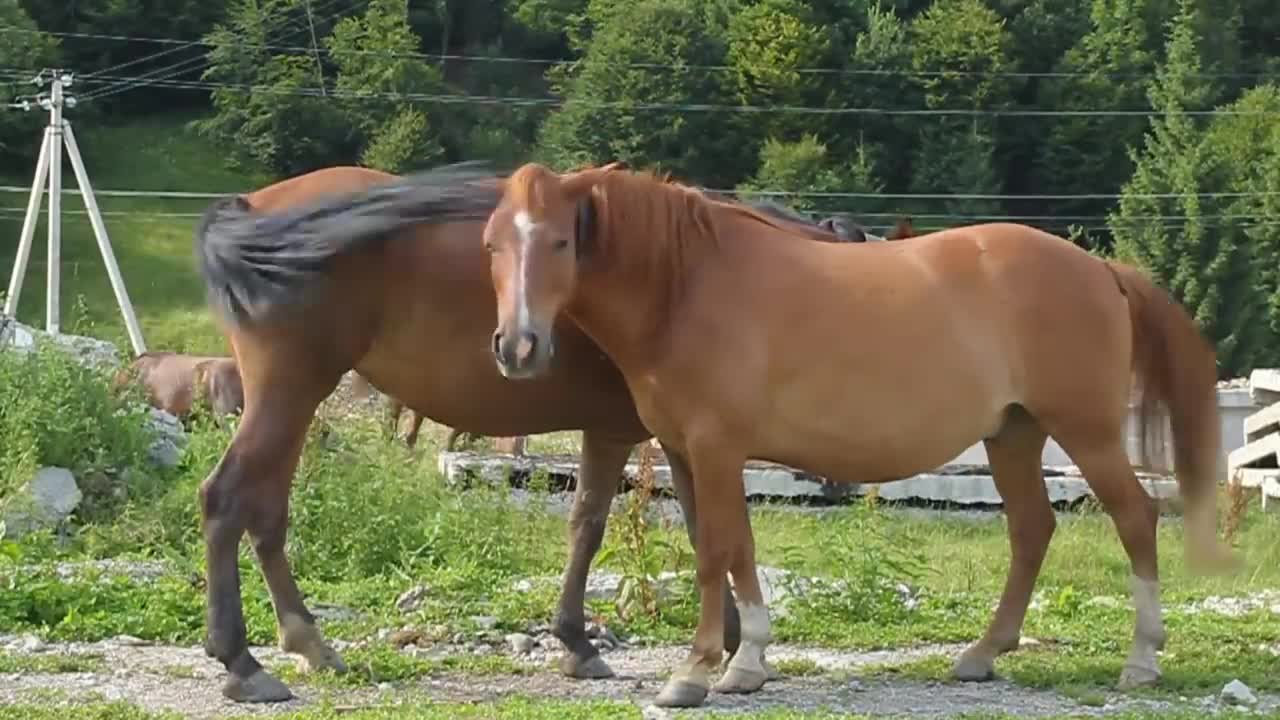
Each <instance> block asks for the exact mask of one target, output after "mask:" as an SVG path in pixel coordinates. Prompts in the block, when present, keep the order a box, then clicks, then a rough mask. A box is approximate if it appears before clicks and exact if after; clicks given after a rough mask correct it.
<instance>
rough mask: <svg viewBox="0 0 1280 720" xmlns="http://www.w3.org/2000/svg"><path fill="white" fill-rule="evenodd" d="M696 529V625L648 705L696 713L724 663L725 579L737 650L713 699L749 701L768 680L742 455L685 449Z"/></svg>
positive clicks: (711, 447)
mask: <svg viewBox="0 0 1280 720" xmlns="http://www.w3.org/2000/svg"><path fill="white" fill-rule="evenodd" d="M689 461H690V464H691V466H692V470H693V488H694V499H695V503H696V505H697V513H698V523H697V528H696V530H695V534H696V536H697V542H696V543H695V547H694V553H695V555H696V557H697V563H698V590H699V604H700V611H701V612H700V617H699V621H698V629H697V631H696V633H695V635H694V641H693V647H692V649H691V651H690V653H689V655H688V657H687V658H686V659H685V660H684V661H683V662H681V663H680V664H679V665H678V666H677V667H676V668H675V669H674V670H673V672H672V674H671V678H670V679H669V680H668V681H667V683H666V685H665V686H663V688H662V691H661V692H660V693H659V694H658V697H657V699H656V700H655V704H657V705H659V706H663V707H694V706H698V705H701V704H702V703H703V701H704V700H705V699H706V696H707V692H708V691H709V690H710V689H711V674H712V672H714V671H715V670H716V668H718V667H719V665H720V661H721V658H722V656H723V655H724V625H725V617H724V615H725V614H724V606H723V604H722V602H723V598H724V595H723V585H722V583H723V582H724V574H725V572H726V571H727V572H729V573H730V574H731V575H732V576H733V584H734V591H735V593H736V595H737V604H738V615H739V617H740V623H741V644H740V646H739V647H738V652H736V653H734V656H733V659H732V660H731V661H730V662H729V666H728V669H727V670H726V672H725V674H724V676H723V677H722V678H721V679H720V681H719V682H717V683H716V685H715V688H714V689H715V690H716V692H726V693H729V692H733V693H749V692H755V691H756V690H759V689H760V688H761V687H762V686H763V685H764V683H765V681H766V680H767V679H768V673H767V671H766V670H765V665H764V653H765V648H766V646H767V645H768V644H769V642H770V640H771V632H770V622H769V612H768V609H767V608H766V607H765V605H764V597H763V594H762V593H761V592H760V583H759V578H758V577H757V575H756V564H755V543H754V541H753V539H752V535H751V524H750V521H749V518H748V516H747V498H746V493H745V492H744V491H743V487H742V466H743V463H744V462H745V461H746V455H745V454H743V453H739V452H736V451H734V450H732V449H731V448H727V447H725V446H723V445H721V444H718V443H712V442H701V443H697V444H693V445H692V446H691V447H690V448H689Z"/></svg>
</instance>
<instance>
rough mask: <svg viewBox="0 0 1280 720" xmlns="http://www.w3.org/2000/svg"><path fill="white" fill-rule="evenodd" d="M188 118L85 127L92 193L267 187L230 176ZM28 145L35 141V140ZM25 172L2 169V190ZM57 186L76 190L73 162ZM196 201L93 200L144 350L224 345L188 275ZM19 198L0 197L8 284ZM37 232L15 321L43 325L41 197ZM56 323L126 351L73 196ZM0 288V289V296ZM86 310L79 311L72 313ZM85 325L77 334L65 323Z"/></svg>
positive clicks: (0, 257)
mask: <svg viewBox="0 0 1280 720" xmlns="http://www.w3.org/2000/svg"><path fill="white" fill-rule="evenodd" d="M189 119H191V118H188V117H185V116H179V117H176V118H175V117H167V116H162V117H158V118H153V119H148V120H140V121H137V122H134V123H131V124H129V125H125V126H119V127H84V128H79V127H77V129H76V133H77V135H76V137H77V140H78V141H79V144H80V148H81V151H82V152H83V153H84V156H85V165H86V168H87V171H88V173H89V179H90V182H92V183H93V187H94V189H95V190H151V191H187V192H210V193H221V192H237V191H243V190H246V189H253V188H257V187H260V186H261V185H264V184H267V183H268V182H270V179H269V178H268V177H267V176H266V175H265V174H264V173H261V172H243V173H240V172H234V171H231V170H228V169H227V168H226V167H225V165H224V163H223V153H221V152H220V151H219V149H218V148H217V147H216V146H213V145H211V144H210V143H208V142H207V141H204V140H203V139H202V138H200V137H198V136H196V135H195V134H194V133H193V132H191V131H188V130H187V129H186V126H185V121H187V120H189ZM33 142H35V140H33ZM32 172H34V167H31V168H7V169H6V170H5V171H4V172H2V173H0V184H6V185H17V186H21V187H24V188H29V187H30V185H31V173H32ZM62 182H63V186H64V187H66V188H68V189H75V188H76V184H75V176H74V174H73V173H72V172H71V168H70V165H69V164H67V165H66V169H65V170H64V172H63V181H62ZM208 202H209V201H208V200H200V199H160V198H138V197H104V196H101V195H99V196H98V205H99V207H100V209H101V210H102V212H103V215H104V221H105V224H106V226H107V233H108V234H109V235H110V238H111V244H112V247H113V248H114V250H115V254H116V259H117V260H118V261H119V263H120V270H121V274H122V275H123V276H124V280H125V284H126V285H127V287H128V289H129V295H130V298H131V300H132V301H133V305H134V308H135V311H136V312H137V314H138V319H139V322H140V323H141V325H142V332H143V336H144V337H145V339H146V342H147V346H148V347H149V348H153V349H158V350H174V351H179V352H222V351H223V349H224V348H225V343H224V341H223V340H222V337H221V335H220V334H218V333H217V331H216V329H215V328H214V327H213V324H212V322H211V321H210V319H209V315H208V313H206V312H205V311H204V292H203V290H202V289H201V287H200V285H199V281H198V278H197V276H196V274H195V266H194V264H193V263H194V258H193V255H192V251H191V247H192V246H191V233H192V228H193V227H194V226H195V221H196V218H195V217H194V215H197V214H199V213H200V212H202V211H203V210H204V208H205V206H206V205H207V204H208ZM26 203H27V195H26V193H25V192H24V193H21V194H19V193H5V194H4V195H3V196H2V197H0V272H2V273H3V277H4V279H5V283H4V287H7V286H8V278H9V274H10V272H11V270H12V265H13V258H14V254H15V253H16V250H17V243H18V235H19V232H20V230H21V227H22V217H23V213H24V212H25V208H26ZM44 207H45V210H44V212H43V214H42V217H41V222H40V225H39V227H38V228H37V229H36V242H35V245H34V247H33V248H32V253H31V259H30V262H29V264H28V266H27V275H26V280H25V282H24V284H23V290H22V297H21V303H20V304H19V308H18V316H19V319H20V320H22V321H24V322H27V323H29V324H32V325H35V326H37V327H43V326H44V312H45V310H44V308H45V302H44V299H45V273H46V271H47V268H48V263H47V255H46V252H47V251H46V247H47V243H46V237H47V232H48V230H47V227H46V221H47V207H48V195H47V194H46V195H45V206H44ZM63 211H64V212H63V220H62V305H61V310H62V322H63V328H64V330H66V331H69V332H71V331H78V332H83V333H85V334H91V335H95V336H99V337H103V338H106V339H111V340H115V341H117V342H119V343H120V344H121V346H123V347H127V346H128V343H127V335H125V332H124V321H123V320H122V319H121V317H120V311H119V309H118V308H117V306H116V303H115V299H114V296H113V295H112V293H111V284H110V282H109V280H108V279H107V272H106V269H105V268H104V267H103V264H102V256H101V255H100V254H99V251H98V246H97V243H96V241H95V240H94V236H93V230H92V228H91V227H90V225H89V219H88V215H87V214H85V212H84V203H83V201H82V200H81V199H80V196H79V195H66V196H64V197H63ZM2 291H3V288H0V292H2ZM80 304H83V305H84V308H83V312H80V313H77V312H76V311H77V307H78V305H80ZM73 316H77V317H80V318H82V324H81V327H79V328H73V327H72V326H71V324H70V322H71V320H72V318H73Z"/></svg>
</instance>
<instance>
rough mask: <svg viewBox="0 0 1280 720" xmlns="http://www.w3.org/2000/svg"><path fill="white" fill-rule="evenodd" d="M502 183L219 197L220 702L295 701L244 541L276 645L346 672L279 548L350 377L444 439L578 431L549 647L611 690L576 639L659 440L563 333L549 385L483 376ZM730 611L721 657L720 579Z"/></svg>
mask: <svg viewBox="0 0 1280 720" xmlns="http://www.w3.org/2000/svg"><path fill="white" fill-rule="evenodd" d="M494 180H495V178H493V177H492V176H490V175H487V174H484V173H480V172H479V171H478V170H474V169H468V168H467V167H465V166H448V167H444V168H438V169H436V170H432V171H428V172H424V173H420V174H417V175H415V176H412V177H409V178H401V177H398V176H395V175H390V174H387V173H382V172H378V171H375V170H370V169H364V168H359V167H346V166H338V167H330V168H324V169H320V170H316V171H313V172H310V173H307V174H304V175H300V176H297V177H294V178H291V179H288V180H284V181H281V182H278V183H275V184H273V185H269V186H267V187H264V188H261V189H259V190H257V191H254V192H251V193H248V194H245V195H232V196H228V197H225V198H222V199H220V200H216V201H214V202H212V203H211V204H210V206H209V207H208V209H207V210H206V211H205V213H204V215H203V217H202V218H201V219H200V221H198V223H197V227H196V228H195V254H196V259H197V265H198V267H199V271H200V274H201V277H202V279H203V282H204V284H205V286H206V288H207V290H208V295H209V302H210V306H211V308H212V309H213V310H214V314H215V317H216V319H217V322H218V324H219V326H220V327H221V330H222V332H223V333H224V334H225V335H226V336H227V338H228V340H229V342H230V344H231V346H232V348H233V351H234V355H235V358H236V361H237V363H238V364H239V367H240V372H241V375H242V378H243V384H244V395H245V403H244V415H243V419H242V422H241V423H240V426H239V427H238V429H237V431H236V433H235V436H234V437H233V438H232V440H231V443H230V445H229V446H228V447H227V449H226V451H225V453H224V454H223V456H222V458H221V460H220V461H219V462H218V464H217V466H216V467H215V468H214V469H213V470H212V472H211V473H210V474H209V476H208V477H207V478H206V479H205V481H204V483H203V484H202V486H201V488H200V509H201V518H202V528H203V532H204V540H205V556H206V562H207V568H208V580H207V602H208V607H207V619H206V630H207V641H206V651H207V652H208V653H209V655H210V656H212V657H214V658H216V659H217V660H218V661H220V662H221V663H222V664H223V666H224V667H225V668H226V669H227V671H228V673H229V675H228V678H227V680H226V683H225V684H224V687H223V694H224V695H225V696H227V697H228V698H231V699H233V700H237V701H246V702H270V701H279V700H285V699H288V698H289V697H291V695H292V694H291V692H290V691H289V689H288V687H287V686H285V685H284V684H283V683H282V682H280V681H279V680H278V679H276V678H275V677H273V676H272V675H271V674H269V673H267V672H266V671H265V670H263V668H262V666H261V664H260V663H259V662H258V661H257V660H256V659H255V658H254V657H253V655H252V654H251V653H250V652H249V649H248V646H247V644H246V630H245V624H244V617H243V609H242V608H243V605H242V600H241V595H240V575H239V570H238V569H237V565H236V549H237V545H238V544H239V541H240V538H241V537H242V536H243V535H244V533H245V532H246V531H247V532H248V533H249V536H250V538H251V539H252V542H253V547H254V550H255V553H256V555H257V559H258V563H259V565H260V567H261V570H262V573H263V575H264V577H265V578H266V581H267V586H268V589H269V591H270V594H271V599H272V604H273V606H274V609H275V614H276V621H277V631H278V637H279V643H280V647H281V648H282V649H284V650H285V651H287V652H290V653H293V654H296V655H299V656H301V658H302V660H303V663H302V665H303V668H304V669H318V668H333V669H336V670H343V669H345V667H346V666H345V663H344V662H343V661H342V659H341V657H340V656H339V655H338V653H337V652H335V651H334V650H333V649H332V648H331V647H330V646H329V645H328V644H327V643H326V642H325V640H324V639H323V637H322V635H321V633H320V632H319V630H318V629H317V627H316V624H315V619H314V617H313V616H312V614H311V613H310V611H309V610H308V609H307V607H306V605H305V603H304V602H303V600H302V596H301V594H300V593H299V591H298V587H297V584H296V582H295V580H294V577H293V573H292V570H291V569H290V565H289V561H288V558H287V556H286V554H285V550H284V546H285V535H286V532H287V527H288V513H289V510H288V508H289V491H290V486H291V484H292V481H293V476H294V472H295V470H296V467H297V464H298V459H299V456H300V453H301V450H302V446H303V441H304V438H305V435H306V430H307V426H308V424H309V422H310V420H311V418H312V416H313V415H314V414H315V411H316V408H317V407H318V405H319V404H320V403H321V401H323V400H324V399H325V398H326V397H327V396H328V395H329V394H330V393H331V392H332V391H333V389H334V388H335V387H336V385H337V383H338V381H339V380H340V378H341V376H342V375H343V374H344V373H345V372H347V371H348V370H350V369H355V370H356V372H357V373H358V374H359V375H360V376H362V377H363V378H365V379H367V380H368V382H369V383H371V384H372V386H373V387H376V388H377V389H378V390H380V391H381V392H383V393H385V394H387V395H389V396H391V397H393V398H396V399H397V400H399V401H401V402H403V403H404V405H405V406H407V407H409V408H411V409H412V410H413V411H414V412H415V413H416V414H417V415H418V417H427V418H430V419H432V420H434V421H436V422H439V423H442V424H444V425H448V426H450V427H452V428H454V429H455V430H459V431H463V432H467V433H472V434H478V435H488V436H492V437H512V436H522V435H529V434H537V433H545V432H553V431H560V430H581V431H582V451H581V452H582V456H581V464H580V470H579V473H578V477H577V483H576V488H575V493H574V502H573V508H572V510H571V512H570V516H569V535H570V542H569V557H568V567H567V569H566V571H565V574H564V577H563V580H562V583H563V584H562V589H561V594H560V599H559V603H558V608H557V611H556V617H555V619H554V621H553V623H552V625H553V630H552V632H553V634H554V635H555V636H556V637H557V638H558V639H559V640H560V641H561V642H562V643H563V644H564V645H565V648H566V652H565V654H564V655H563V656H562V658H561V659H560V670H561V672H562V673H564V674H565V675H568V676H570V677H575V678H583V679H590V678H604V677H610V676H612V675H613V670H612V669H611V668H610V667H609V665H608V664H607V663H606V662H605V661H604V660H603V659H602V658H601V657H600V655H599V651H598V650H597V649H596V648H595V647H594V646H593V645H592V644H591V643H590V642H589V641H588V639H587V636H586V632H585V618H584V610H583V599H584V594H585V592H586V582H587V575H588V571H589V569H590V565H591V562H592V559H593V558H594V557H595V554H596V552H597V551H598V549H599V547H600V544H601V541H602V539H603V535H604V530H605V523H606V520H607V518H608V515H609V508H610V502H611V500H612V499H613V497H614V494H615V492H616V490H617V488H618V485H619V482H620V479H621V476H622V471H623V468H624V466H625V464H626V462H627V459H628V457H629V455H630V453H631V450H632V448H633V447H634V446H635V445H636V444H637V443H640V442H642V441H647V440H648V439H649V438H650V437H651V435H650V433H649V431H648V430H647V429H645V427H644V425H643V423H641V421H640V419H639V417H638V416H637V414H636V411H635V406H634V404H633V403H632V401H631V395H630V392H629V390H628V388H627V386H626V383H625V382H624V381H623V378H622V376H621V374H620V373H619V372H618V370H617V368H615V367H614V366H613V363H612V362H611V361H610V360H609V359H608V357H607V356H606V355H605V354H604V353H602V352H601V351H600V349H599V348H597V347H596V346H595V344H594V343H593V342H591V340H589V339H588V338H587V337H586V336H585V335H583V334H582V333H581V332H580V331H578V330H577V329H576V328H575V327H574V326H573V325H572V324H571V323H565V324H564V327H562V328H560V331H559V332H560V351H559V356H558V357H557V359H556V362H555V363H554V367H553V368H550V369H549V370H548V372H547V373H546V375H545V377H544V378H542V379H540V380H538V381H536V382H531V383H519V384H512V383H510V382H508V381H507V380H505V379H504V378H503V377H502V375H501V374H500V373H499V372H498V371H497V369H496V368H495V367H494V364H493V360H492V351H491V349H490V344H491V336H492V327H493V324H492V318H493V315H494V313H495V311H496V304H495V300H494V297H493V292H492V289H491V285H490V283H489V280H488V274H489V264H488V259H487V256H486V254H485V252H484V250H483V248H482V247H481V243H480V236H481V232H482V230H483V228H484V223H485V221H486V219H487V217H488V215H489V213H490V212H491V211H492V210H493V209H494V208H495V207H496V204H497V200H498V194H497V189H498V188H497V185H496V184H495V182H494ZM815 237H816V238H818V239H821V240H826V241H829V242H835V241H836V238H835V237H834V236H831V235H830V234H827V233H821V232H819V233H816V234H815ZM415 419H416V418H415ZM672 484H673V486H674V490H675V494H676V497H677V500H679V502H680V504H681V507H682V509H683V510H684V511H685V512H684V517H685V521H686V522H685V524H686V529H687V530H688V532H689V536H690V541H691V542H692V541H693V540H694V538H695V534H694V533H693V528H694V527H695V526H696V517H695V514H694V512H693V509H692V507H691V506H690V505H688V503H689V502H690V500H691V498H692V491H691V490H690V486H689V484H688V474H687V471H686V469H685V468H684V467H683V466H679V465H677V466H675V467H673V468H672ZM722 605H723V606H724V612H725V613H727V614H728V617H729V619H728V621H727V622H726V623H725V626H724V633H723V641H724V643H725V646H726V647H727V648H729V649H730V652H732V650H733V649H734V648H736V647H737V646H738V644H739V640H738V635H737V611H736V608H735V606H734V602H733V595H732V593H731V591H730V589H729V585H728V582H727V578H722Z"/></svg>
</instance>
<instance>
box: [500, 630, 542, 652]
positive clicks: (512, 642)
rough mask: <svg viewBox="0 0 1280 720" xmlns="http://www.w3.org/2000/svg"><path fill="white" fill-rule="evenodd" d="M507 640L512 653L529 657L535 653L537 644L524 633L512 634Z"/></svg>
mask: <svg viewBox="0 0 1280 720" xmlns="http://www.w3.org/2000/svg"><path fill="white" fill-rule="evenodd" d="M506 640H507V645H508V646H509V647H510V648H511V652H513V653H515V654H516V655H528V654H529V653H531V652H533V647H534V645H536V644H537V643H536V642H535V641H534V639H533V638H532V637H529V636H528V635H525V634H524V633H511V634H510V635H508V636H507V637H506Z"/></svg>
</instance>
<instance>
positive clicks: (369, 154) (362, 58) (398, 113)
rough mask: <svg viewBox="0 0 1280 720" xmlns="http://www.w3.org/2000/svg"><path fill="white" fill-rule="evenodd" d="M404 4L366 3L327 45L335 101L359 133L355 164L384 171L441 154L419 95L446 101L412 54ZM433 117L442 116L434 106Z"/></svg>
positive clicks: (413, 39)
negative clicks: (334, 75) (334, 69)
mask: <svg viewBox="0 0 1280 720" xmlns="http://www.w3.org/2000/svg"><path fill="white" fill-rule="evenodd" d="M408 15H409V13H408V3H407V2H406V0H372V2H370V3H369V8H368V10H366V11H365V14H364V15H363V16H362V17H352V18H346V19H344V20H343V21H342V22H340V23H338V24H337V26H335V27H334V29H333V34H332V35H330V36H329V37H328V38H327V39H326V44H327V45H328V46H329V50H330V52H331V55H332V58H333V62H334V64H335V65H337V68H338V79H337V82H336V83H335V90H336V91H337V97H338V100H337V102H338V103H340V104H341V107H342V108H343V109H344V111H345V113H346V116H347V121H348V123H349V124H350V125H351V126H352V127H353V128H355V130H356V131H357V133H358V141H357V142H358V144H359V145H360V146H361V147H362V151H361V152H362V154H361V161H362V162H364V163H366V164H369V165H372V166H374V167H377V168H378V169H380V170H384V171H387V172H405V171H411V170H420V169H424V168H425V167H426V166H427V165H428V164H429V163H431V162H432V161H434V160H437V159H440V158H441V157H442V156H443V154H444V151H443V149H442V148H441V146H440V140H439V138H437V137H436V134H435V133H434V132H432V131H431V129H430V122H429V121H428V115H427V106H428V105H427V103H426V102H425V101H423V100H422V99H421V97H422V96H429V95H439V94H445V93H446V92H447V88H446V86H445V82H444V78H443V77H442V76H441V74H440V71H439V70H438V69H437V68H436V67H434V66H432V65H430V64H428V63H427V62H426V61H425V60H423V59H422V58H420V57H418V56H416V55H415V51H416V49H417V47H418V45H419V44H420V43H421V40H420V39H419V38H418V37H417V36H416V35H415V34H414V33H413V31H412V30H411V29H410V28H409V16H408ZM435 114H437V115H441V116H445V115H446V113H445V112H444V110H443V109H442V108H440V106H437V109H436V112H435Z"/></svg>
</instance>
